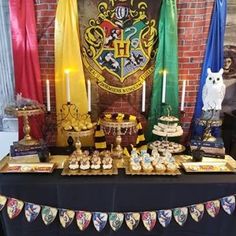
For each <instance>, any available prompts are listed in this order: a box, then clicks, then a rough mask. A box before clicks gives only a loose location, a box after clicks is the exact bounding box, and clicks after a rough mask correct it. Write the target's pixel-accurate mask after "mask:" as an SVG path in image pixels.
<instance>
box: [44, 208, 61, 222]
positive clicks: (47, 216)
mask: <svg viewBox="0 0 236 236" xmlns="http://www.w3.org/2000/svg"><path fill="white" fill-rule="evenodd" d="M41 215H42V220H43V222H44V224H45V225H49V224H51V223H52V222H53V221H54V220H55V218H56V216H57V209H56V208H54V207H49V206H43V207H42V212H41Z"/></svg>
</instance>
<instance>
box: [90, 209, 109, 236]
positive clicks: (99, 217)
mask: <svg viewBox="0 0 236 236" xmlns="http://www.w3.org/2000/svg"><path fill="white" fill-rule="evenodd" d="M107 219H108V214H107V213H104V212H94V213H93V225H94V227H95V229H96V230H97V231H98V232H101V231H102V230H103V229H104V228H105V226H106V224H107Z"/></svg>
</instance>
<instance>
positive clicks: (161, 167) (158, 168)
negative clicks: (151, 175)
mask: <svg viewBox="0 0 236 236" xmlns="http://www.w3.org/2000/svg"><path fill="white" fill-rule="evenodd" d="M154 167H155V170H156V171H157V172H159V173H163V172H165V171H166V166H165V165H164V164H163V163H157V164H156V165H154Z"/></svg>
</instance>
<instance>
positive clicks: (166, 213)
mask: <svg viewBox="0 0 236 236" xmlns="http://www.w3.org/2000/svg"><path fill="white" fill-rule="evenodd" d="M235 195H236V194H233V195H230V196H224V197H222V198H219V199H215V200H208V201H207V202H202V203H195V204H192V205H187V206H183V207H176V208H170V209H153V210H150V211H143V212H142V211H141V212H140V211H133V212H100V211H98V212H91V211H82V210H73V209H70V210H69V209H62V208H56V207H51V206H45V205H42V206H40V205H38V204H35V203H29V202H24V201H22V200H20V199H17V198H12V197H6V196H4V195H1V194H0V213H1V214H4V212H3V211H2V212H1V210H2V209H3V208H4V207H6V208H7V215H8V217H9V218H10V219H14V218H16V217H20V214H21V211H22V209H23V207H24V206H25V217H26V220H27V222H29V223H32V222H33V221H35V220H36V219H37V218H40V217H38V216H39V215H40V212H41V218H42V219H41V220H42V221H43V222H44V224H45V225H46V226H48V225H50V224H53V223H54V221H55V220H56V217H57V218H58V220H59V222H60V224H61V226H62V227H63V228H64V229H66V228H67V227H69V226H70V225H71V224H73V222H74V221H75V222H76V223H77V226H78V228H79V230H80V231H85V230H86V229H87V228H88V227H91V226H92V225H93V226H94V228H95V229H96V231H97V232H98V233H99V232H101V231H103V230H104V229H105V227H108V226H110V228H111V229H112V230H113V231H118V230H119V229H120V228H121V227H122V226H124V225H125V224H126V227H127V228H128V229H129V230H131V231H133V230H135V229H136V228H137V227H139V226H140V221H141V222H142V224H143V226H144V227H145V229H146V230H147V231H152V230H154V229H155V227H163V228H166V227H168V226H169V224H170V223H171V221H173V220H175V222H176V224H177V225H178V227H183V226H184V224H185V223H186V221H187V220H188V216H189V215H191V217H190V218H192V220H194V221H195V222H197V223H199V222H200V221H201V220H202V218H203V216H204V212H205V211H206V212H207V213H208V215H209V216H210V217H212V218H215V217H217V215H218V214H219V212H220V210H221V208H222V211H224V214H225V215H226V216H229V215H234V214H235ZM2 216H3V215H2ZM157 219H158V221H157ZM75 222H74V223H75ZM124 222H125V223H124Z"/></svg>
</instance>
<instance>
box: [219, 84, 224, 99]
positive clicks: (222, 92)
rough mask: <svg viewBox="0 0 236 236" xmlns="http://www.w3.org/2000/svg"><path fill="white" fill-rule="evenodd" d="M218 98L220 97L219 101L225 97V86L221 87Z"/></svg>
mask: <svg viewBox="0 0 236 236" xmlns="http://www.w3.org/2000/svg"><path fill="white" fill-rule="evenodd" d="M220 96H221V99H222V100H223V99H224V96H225V84H222V86H221V91H220Z"/></svg>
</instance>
